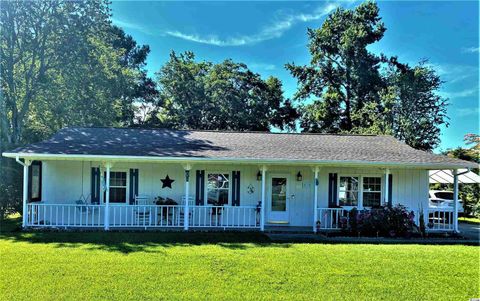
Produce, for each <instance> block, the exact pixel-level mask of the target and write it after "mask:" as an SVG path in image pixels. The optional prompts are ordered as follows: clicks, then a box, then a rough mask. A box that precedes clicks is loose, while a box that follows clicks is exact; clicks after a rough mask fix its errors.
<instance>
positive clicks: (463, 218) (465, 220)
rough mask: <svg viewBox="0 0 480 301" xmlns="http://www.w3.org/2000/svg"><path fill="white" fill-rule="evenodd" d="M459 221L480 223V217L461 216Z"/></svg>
mask: <svg viewBox="0 0 480 301" xmlns="http://www.w3.org/2000/svg"><path fill="white" fill-rule="evenodd" d="M458 221H459V222H460V223H467V224H476V225H478V224H480V218H478V217H459V218H458Z"/></svg>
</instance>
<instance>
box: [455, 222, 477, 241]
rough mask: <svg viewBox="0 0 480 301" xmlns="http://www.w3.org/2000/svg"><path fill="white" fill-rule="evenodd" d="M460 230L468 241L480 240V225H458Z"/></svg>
mask: <svg viewBox="0 0 480 301" xmlns="http://www.w3.org/2000/svg"><path fill="white" fill-rule="evenodd" d="M458 230H460V235H462V236H464V237H466V238H468V239H474V240H477V241H478V240H480V225H479V224H467V223H458Z"/></svg>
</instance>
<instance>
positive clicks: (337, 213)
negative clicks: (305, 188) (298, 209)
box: [317, 208, 349, 230]
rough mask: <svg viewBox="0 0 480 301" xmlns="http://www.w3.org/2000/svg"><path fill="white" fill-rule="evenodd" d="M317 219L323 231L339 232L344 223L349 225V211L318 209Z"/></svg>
mask: <svg viewBox="0 0 480 301" xmlns="http://www.w3.org/2000/svg"><path fill="white" fill-rule="evenodd" d="M317 210H318V212H317V217H318V220H319V221H320V229H322V230H339V229H341V228H342V223H347V224H348V218H349V216H348V212H349V210H347V209H343V208H317Z"/></svg>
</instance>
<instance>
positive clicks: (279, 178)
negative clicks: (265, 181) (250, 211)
mask: <svg viewBox="0 0 480 301" xmlns="http://www.w3.org/2000/svg"><path fill="white" fill-rule="evenodd" d="M288 184H289V177H288V175H284V174H283V175H282V174H277V175H275V174H274V175H271V176H269V186H270V187H269V188H270V189H269V197H268V220H267V222H268V223H278V224H286V223H288V222H289V218H288V207H289V204H288V200H289V196H290V194H289V185H288Z"/></svg>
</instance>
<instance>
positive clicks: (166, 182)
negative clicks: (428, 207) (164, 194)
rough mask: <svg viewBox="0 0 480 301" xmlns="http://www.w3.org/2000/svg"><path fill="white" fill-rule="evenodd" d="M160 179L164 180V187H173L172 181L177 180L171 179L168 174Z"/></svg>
mask: <svg viewBox="0 0 480 301" xmlns="http://www.w3.org/2000/svg"><path fill="white" fill-rule="evenodd" d="M160 181H162V188H165V187H168V188H172V183H173V182H175V180H172V179H170V177H169V176H168V175H167V176H166V177H165V179H160Z"/></svg>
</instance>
